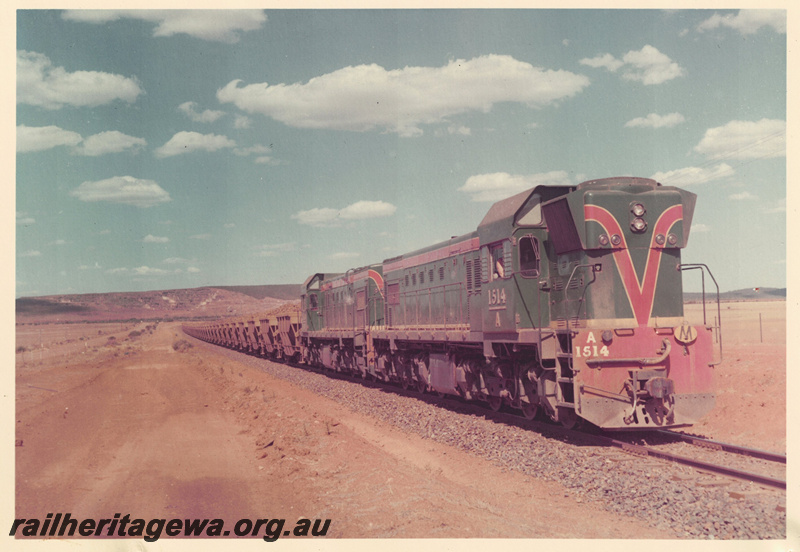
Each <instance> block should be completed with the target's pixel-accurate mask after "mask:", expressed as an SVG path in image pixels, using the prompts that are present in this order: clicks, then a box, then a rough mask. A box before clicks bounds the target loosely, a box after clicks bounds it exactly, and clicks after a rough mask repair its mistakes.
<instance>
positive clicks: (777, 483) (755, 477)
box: [592, 435, 786, 490]
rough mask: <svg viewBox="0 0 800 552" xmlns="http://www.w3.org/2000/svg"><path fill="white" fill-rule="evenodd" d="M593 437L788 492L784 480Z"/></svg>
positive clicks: (602, 437) (625, 447)
mask: <svg viewBox="0 0 800 552" xmlns="http://www.w3.org/2000/svg"><path fill="white" fill-rule="evenodd" d="M592 437H593V438H595V439H597V440H598V441H600V442H604V443H606V444H608V445H610V446H615V447H618V448H621V449H622V450H624V451H626V452H630V453H632V454H638V455H640V456H651V457H653V458H659V459H661V460H669V461H671V462H675V463H677V464H682V465H685V466H691V467H693V468H697V469H699V470H706V471H709V472H712V473H717V474H721V475H726V476H728V477H734V478H736V479H741V480H743V481H752V482H753V483H758V484H759V485H765V486H767V487H773V488H776V489H783V490H786V481H785V480H784V479H777V478H775V477H769V476H767V475H761V474H757V473H752V472H746V471H743V470H737V469H735V468H730V467H728V466H722V465H719V464H711V463H709V462H704V461H702V460H696V459H694V458H687V457H685V456H680V455H678V454H672V453H670V452H663V451H660V450H656V449H654V448H651V447H646V446H642V445H634V444H632V443H626V442H624V441H619V440H617V439H612V438H611V437H605V436H602V435H593V436H592Z"/></svg>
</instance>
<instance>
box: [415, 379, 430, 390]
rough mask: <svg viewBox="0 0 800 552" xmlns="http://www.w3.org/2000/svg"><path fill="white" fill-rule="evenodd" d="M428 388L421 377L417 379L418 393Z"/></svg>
mask: <svg viewBox="0 0 800 552" xmlns="http://www.w3.org/2000/svg"><path fill="white" fill-rule="evenodd" d="M426 389H428V384H427V383H425V382H424V381H422V380H421V379H418V380H417V391H419V392H420V393H424V392H425V390H426Z"/></svg>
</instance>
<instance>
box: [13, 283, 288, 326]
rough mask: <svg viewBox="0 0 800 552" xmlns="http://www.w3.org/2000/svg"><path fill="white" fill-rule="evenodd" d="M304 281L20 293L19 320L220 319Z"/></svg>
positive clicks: (267, 304) (268, 306) (263, 305)
mask: <svg viewBox="0 0 800 552" xmlns="http://www.w3.org/2000/svg"><path fill="white" fill-rule="evenodd" d="M301 287H302V286H300V285H279V286H231V287H219V288H217V287H204V288H195V289H173V290H165V291H142V292H126V293H87V294H81V295H51V296H44V297H20V298H19V299H17V300H16V315H17V322H18V323H33V322H100V321H112V320H190V319H216V318H227V317H233V316H243V315H248V314H255V313H260V312H268V311H270V310H273V309H274V308H276V307H278V306H280V305H282V304H284V303H286V302H287V301H296V300H298V299H299V297H300V293H299V290H300V288H301Z"/></svg>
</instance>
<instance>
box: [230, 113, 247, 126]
mask: <svg viewBox="0 0 800 552" xmlns="http://www.w3.org/2000/svg"><path fill="white" fill-rule="evenodd" d="M233 128H240V129H241V128H250V117H247V116H245V115H237V116H236V119H234V121H233Z"/></svg>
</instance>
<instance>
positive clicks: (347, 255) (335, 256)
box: [328, 251, 361, 261]
mask: <svg viewBox="0 0 800 552" xmlns="http://www.w3.org/2000/svg"><path fill="white" fill-rule="evenodd" d="M360 256H361V254H360V253H351V252H349V251H340V252H339V253H332V254H331V255H328V258H329V259H331V260H334V261H339V260H346V259H355V258H357V257H360Z"/></svg>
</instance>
